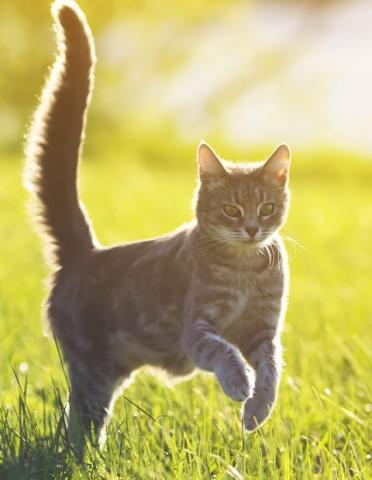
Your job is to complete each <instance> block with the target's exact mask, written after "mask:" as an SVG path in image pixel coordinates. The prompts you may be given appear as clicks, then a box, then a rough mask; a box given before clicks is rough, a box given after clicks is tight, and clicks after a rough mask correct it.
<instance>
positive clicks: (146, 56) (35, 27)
mask: <svg viewBox="0 0 372 480" xmlns="http://www.w3.org/2000/svg"><path fill="white" fill-rule="evenodd" d="M49 3H50V2H49V1H48V0H37V1H34V2H29V1H28V0H2V6H1V18H2V22H1V23H2V28H1V32H0V55H1V66H0V69H1V70H0V71H1V77H0V144H1V146H2V148H10V149H12V148H13V149H14V148H17V147H18V146H19V139H20V137H21V136H22V133H24V131H25V124H26V123H27V121H28V120H29V119H30V115H31V112H32V109H33V107H34V106H35V103H36V100H37V96H38V93H39V92H40V88H41V84H42V82H43V79H44V76H45V72H46V69H47V66H48V65H50V63H51V59H52V57H53V54H54V42H53V40H54V39H53V36H52V35H51V19H50V15H49ZM80 5H81V7H82V8H83V9H84V11H85V12H86V14H87V17H88V20H89V22H90V24H91V26H92V29H93V32H94V35H95V38H96V43H97V51H98V59H99V63H98V65H97V89H96V92H95V97H94V101H93V105H92V109H91V115H90V121H89V122H90V128H91V130H93V131H94V132H95V133H97V131H98V132H99V133H100V134H102V135H103V136H105V135H106V133H107V132H108V131H109V132H110V136H111V135H112V134H113V132H115V133H117V135H118V136H120V137H123V136H128V135H129V134H134V133H135V132H134V131H133V130H138V131H141V130H142V131H143V128H146V130H147V131H149V132H150V133H152V134H153V132H154V131H155V132H158V131H159V129H160V130H163V131H168V132H170V131H171V132H172V135H174V136H177V137H180V138H182V139H184V140H186V141H193V142H195V141H197V140H198V139H199V138H200V137H207V138H213V137H217V138H221V136H222V137H223V138H224V139H225V140H226V141H229V142H231V143H234V144H235V145H239V146H240V147H248V148H252V146H257V145H262V144H268V143H273V144H274V143H277V142H281V141H284V140H286V141H287V142H289V143H290V144H291V145H292V147H293V148H295V149H296V148H301V149H304V148H308V147H311V148H313V147H314V145H318V146H319V145H323V146H327V147H329V146H331V147H336V148H338V149H352V150H353V151H356V150H357V151H358V153H360V152H361V153H363V154H371V151H372V135H371V130H370V129H371V117H372V88H371V85H372V62H371V45H372V28H371V26H372V3H371V2H370V1H369V0H365V1H363V0H356V1H347V0H344V1H343V0H338V1H337V0H336V1H331V0H328V1H327V0H319V1H315V0H313V1H310V0H308V1H306V0H303V1H253V0H252V1H249V0H246V1H231V0H215V1H213V2H200V1H197V0H191V1H189V2H174V1H170V0H163V1H162V2H160V3H159V2H157V1H154V0H148V1H139V2H137V1H136V2H134V1H121V0H95V1H94V2H89V1H87V0H81V2H80ZM91 140H92V139H91V138H89V137H88V142H91ZM89 144H90V143H89Z"/></svg>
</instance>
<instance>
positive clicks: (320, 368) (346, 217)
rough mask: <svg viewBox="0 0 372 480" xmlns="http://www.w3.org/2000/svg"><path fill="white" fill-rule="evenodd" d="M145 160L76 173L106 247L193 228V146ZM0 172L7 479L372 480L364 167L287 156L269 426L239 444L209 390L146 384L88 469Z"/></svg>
mask: <svg viewBox="0 0 372 480" xmlns="http://www.w3.org/2000/svg"><path fill="white" fill-rule="evenodd" d="M162 145H164V143H163V144H162ZM216 146H217V148H218V150H220V151H221V152H226V154H227V156H228V155H231V156H232V157H234V155H239V156H236V158H243V155H241V152H240V154H239V152H233V151H232V150H231V149H230V150H229V148H227V147H226V148H223V145H218V144H217V145H216ZM128 148H129V147H128ZM154 149H155V142H154V143H153V145H152V146H151V145H149V146H147V147H143V148H139V147H138V148H137V147H135V148H133V149H132V150H129V149H128V151H127V152H124V153H122V154H120V155H118V156H117V157H116V158H115V157H114V155H112V156H111V155H110V154H109V155H107V153H106V154H105V155H104V156H102V158H98V155H97V156H94V157H93V156H90V155H87V158H86V159H85V160H84V164H83V166H82V190H83V197H84V200H85V203H86V205H87V207H88V208H89V211H90V213H91V216H92V218H93V221H94V225H95V227H96V231H97V235H98V237H99V238H100V240H101V241H102V242H103V243H105V244H109V243H116V242H120V241H124V240H132V239H136V238H143V237H149V236H153V235H157V234H160V233H164V232H166V231H168V230H170V229H173V228H175V227H176V226H177V225H179V224H180V223H182V222H184V221H186V220H188V219H189V218H190V216H191V209H190V199H191V196H192V191H193V188H194V184H195V181H194V178H195V172H194V168H195V164H194V163H193V162H192V161H191V160H192V155H193V147H191V146H187V147H180V146H178V147H177V146H176V147H175V148H174V149H172V150H171V152H170V153H167V154H166V153H165V152H166V148H165V146H164V147H163V146H160V147H158V150H157V151H156V152H155V151H154ZM269 150H270V149H268V150H266V149H263V150H262V152H260V153H263V152H266V153H268V152H269ZM88 151H89V150H88ZM146 158H147V160H146ZM161 158H164V161H162V160H161ZM149 159H153V160H152V161H150V160H149ZM0 168H1V176H0V185H1V188H0V206H1V207H0V208H1V213H0V262H1V268H0V337H1V346H0V364H1V370H0V479H8V478H9V479H17V480H19V479H23V478H24V479H38V480H42V479H46V478H58V479H59V478H60V479H62V478H63V479H70V478H74V479H75V478H87V479H101V478H102V479H106V478H109V479H116V478H123V479H138V480H139V479H141V480H142V479H144V480H145V479H156V480H158V479H163V478H167V479H168V478H169V479H172V480H173V479H174V480H176V479H216V480H222V479H226V480H227V479H236V480H239V479H265V480H267V479H278V480H279V479H280V480H282V479H299V480H306V479H314V478H315V479H316V478H319V479H323V478H324V479H337V480H339V479H344V478H357V479H368V478H372V470H371V463H372V445H371V438H372V429H371V420H370V417H371V413H372V398H371V350H370V347H371V344H372V334H371V331H372V328H371V327H372V303H371V273H370V272H371V268H372V256H371V253H372V252H371V238H372V201H371V183H372V163H371V161H368V160H366V159H363V158H354V157H353V155H347V154H345V153H344V154H337V153H335V152H327V151H326V150H322V151H320V152H313V155H310V154H307V155H302V154H300V153H298V154H295V156H294V162H293V172H292V177H291V185H292V192H293V197H292V207H291V214H290V218H289V221H288V223H287V225H286V227H285V229H284V234H285V235H287V236H289V237H293V238H294V239H295V240H296V241H297V242H298V243H299V244H300V245H301V246H296V244H295V243H294V242H293V241H290V240H289V239H288V241H287V245H288V250H289V254H290V264H291V272H292V273H291V290H290V298H289V309H288V315H287V320H286V328H285V331H284V334H283V342H284V346H285V359H286V367H285V370H284V376H283V381H282V384H281V388H280V396H279V401H278V405H277V408H276V410H275V412H274V414H273V416H272V418H271V420H270V421H269V422H268V423H267V424H265V425H264V427H263V428H262V429H261V430H260V431H259V432H257V433H255V434H253V435H248V434H246V433H244V432H243V431H242V428H241V423H240V405H239V404H237V403H234V402H232V401H230V400H229V399H228V398H226V396H225V395H224V394H223V393H222V391H221V389H220V387H219V386H218V385H217V383H216V381H215V380H214V379H213V378H212V377H210V376H208V375H206V374H203V375H201V374H200V375H198V376H196V377H194V378H193V379H192V380H191V381H189V382H186V383H183V384H179V385H176V386H175V387H173V388H171V389H169V388H167V387H166V386H164V385H162V384H161V383H160V382H159V381H158V379H157V378H156V377H154V376H151V374H150V373H148V372H147V373H146V372H140V373H139V374H138V376H137V378H136V381H135V383H134V384H133V385H132V386H131V387H130V388H129V389H128V390H127V391H126V392H125V395H124V396H122V397H121V398H120V399H119V400H118V402H117V405H116V410H115V416H114V420H113V422H112V424H111V426H110V429H109V435H108V443H107V448H106V449H105V450H104V451H103V452H102V453H99V452H97V451H93V450H90V451H88V452H87V454H86V458H85V460H84V462H83V464H82V465H79V464H77V463H76V462H75V461H74V459H73V457H72V455H71V454H70V453H69V452H68V451H67V450H66V448H65V443H64V438H65V429H64V425H63V423H62V422H61V421H60V419H61V408H62V404H63V403H64V402H65V401H66V398H67V384H66V380H65V378H64V375H63V369H62V367H61V364H60V360H59V357H58V352H57V349H56V346H55V344H54V343H53V341H52V340H50V339H48V338H46V337H45V336H43V334H42V322H41V319H40V318H41V316H40V304H41V302H42V299H43V296H44V283H43V279H44V278H45V277H46V274H47V270H46V267H45V266H44V263H43V258H42V255H41V249H40V242H39V240H38V238H37V237H36V235H35V234H34V232H33V230H32V228H31V225H30V222H28V221H27V215H26V209H25V204H26V198H27V194H26V193H25V192H24V191H23V189H22V186H21V170H22V162H21V160H20V159H18V158H11V157H7V158H1V159H0Z"/></svg>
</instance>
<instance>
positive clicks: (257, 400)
mask: <svg viewBox="0 0 372 480" xmlns="http://www.w3.org/2000/svg"><path fill="white" fill-rule="evenodd" d="M247 359H248V360H249V362H250V364H251V365H252V366H253V368H254V369H255V371H256V384H255V391H254V395H253V396H252V397H251V398H249V399H248V400H247V401H246V402H245V404H244V407H243V424H244V427H245V428H246V430H248V431H254V430H256V429H257V428H258V427H259V426H260V425H261V424H262V423H263V422H264V421H265V420H267V418H268V417H269V416H270V414H271V412H272V410H273V407H274V405H275V401H276V397H277V391H278V385H279V381H280V376H281V368H282V355H281V344H280V339H279V338H278V337H274V338H271V339H270V338H269V339H265V340H263V341H262V342H261V343H260V344H259V345H258V346H257V347H256V348H255V349H254V350H253V351H252V352H251V353H250V354H249V355H247Z"/></svg>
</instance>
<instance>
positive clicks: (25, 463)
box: [0, 370, 77, 480]
mask: <svg viewBox="0 0 372 480" xmlns="http://www.w3.org/2000/svg"><path fill="white" fill-rule="evenodd" d="M13 372H14V376H15V379H16V381H17V384H18V389H19V393H18V402H17V405H16V406H15V407H13V408H6V407H1V409H0V479H4V480H5V479H17V480H21V479H38V480H42V479H44V478H45V479H46V478H48V479H50V478H64V479H69V478H72V475H73V473H74V470H75V468H74V465H76V466H77V464H76V461H75V457H74V455H73V452H72V451H71V449H70V448H69V446H68V443H67V436H66V421H65V417H66V415H65V408H64V405H63V403H62V400H61V394H60V391H59V389H58V387H56V386H55V385H54V388H53V393H52V395H50V394H49V396H48V395H47V393H46V392H45V391H44V390H41V391H39V392H35V393H36V395H37V396H39V397H40V398H41V400H42V418H41V419H40V418H39V416H38V418H36V414H35V413H33V412H32V409H31V408H30V407H29V402H28V398H27V378H26V379H25V381H24V384H23V385H21V382H20V380H19V378H18V376H17V373H16V371H15V370H13ZM50 404H52V405H53V408H52V412H53V413H52V412H50V411H49V410H50ZM48 407H49V408H48ZM38 413H39V414H40V410H38ZM40 420H41V421H40Z"/></svg>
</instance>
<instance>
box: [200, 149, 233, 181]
mask: <svg viewBox="0 0 372 480" xmlns="http://www.w3.org/2000/svg"><path fill="white" fill-rule="evenodd" d="M197 158H198V164H199V174H200V177H201V178H208V177H221V176H224V175H225V174H226V170H225V167H224V166H223V165H222V162H221V160H220V159H219V158H218V156H217V154H216V153H215V152H214V151H213V149H212V148H211V147H210V146H209V145H208V143H206V142H204V141H201V142H200V143H199V145H198V150H197Z"/></svg>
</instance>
